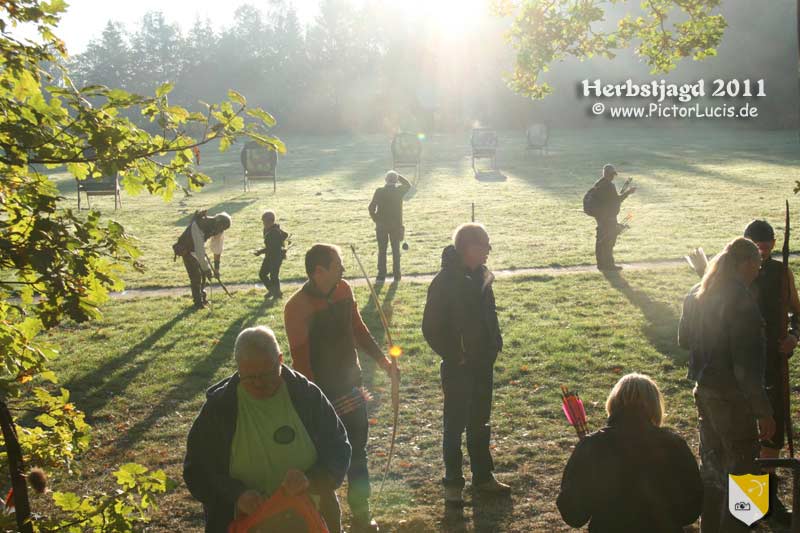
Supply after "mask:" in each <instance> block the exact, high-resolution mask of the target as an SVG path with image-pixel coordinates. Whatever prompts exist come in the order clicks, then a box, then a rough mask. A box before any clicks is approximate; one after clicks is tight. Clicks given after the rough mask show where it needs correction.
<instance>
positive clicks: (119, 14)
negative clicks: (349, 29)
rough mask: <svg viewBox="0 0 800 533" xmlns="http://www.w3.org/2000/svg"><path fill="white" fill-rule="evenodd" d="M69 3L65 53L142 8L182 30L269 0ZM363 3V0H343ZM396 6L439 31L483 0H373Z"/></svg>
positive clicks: (464, 18) (453, 26)
mask: <svg viewBox="0 0 800 533" xmlns="http://www.w3.org/2000/svg"><path fill="white" fill-rule="evenodd" d="M67 1H68V3H69V7H68V8H67V12H66V13H65V14H64V15H63V16H62V17H61V23H60V24H59V26H58V30H57V31H56V35H58V36H59V37H60V38H61V39H63V40H64V41H65V42H66V43H67V50H68V51H69V53H70V55H75V54H79V53H81V52H83V50H84V49H85V48H86V45H87V43H88V42H89V41H90V40H92V39H96V38H98V37H100V34H101V33H102V31H103V28H104V27H105V25H106V23H107V22H108V21H109V20H113V21H116V22H121V23H122V24H124V25H125V26H126V28H127V29H128V30H130V31H133V30H135V29H136V28H138V26H139V22H140V20H141V18H142V16H143V15H144V14H145V13H147V12H148V11H161V12H162V13H164V16H165V17H166V19H167V20H168V21H169V22H172V23H177V24H178V25H179V26H180V27H181V30H183V31H184V32H185V31H187V30H188V29H189V28H190V27H191V25H192V24H193V23H194V21H195V20H196V19H197V18H200V19H208V20H210V21H211V23H212V25H213V26H214V27H215V28H216V29H221V28H224V27H226V26H229V25H230V23H231V22H232V20H233V14H234V12H235V11H236V8H237V7H239V6H240V5H242V4H247V3H249V4H251V5H254V6H256V7H259V6H264V5H266V4H268V3H269V0H228V1H227V2H221V1H220V0H132V1H131V0H124V1H123V0H67ZM286 1H287V2H288V3H291V4H293V5H294V6H295V9H296V10H297V14H298V16H299V18H300V22H301V23H302V24H307V23H309V22H311V21H312V20H313V19H314V17H316V15H317V14H318V13H319V7H318V6H319V0H286ZM349 1H350V2H351V3H352V4H354V5H356V6H358V5H363V3H364V1H365V0H349ZM377 2H378V3H383V4H384V5H393V6H395V7H399V8H400V9H401V11H404V12H406V13H408V14H409V15H411V16H413V17H420V18H421V19H423V20H426V21H428V22H432V23H433V24H434V25H435V26H436V27H437V28H439V30H440V31H441V32H442V34H444V35H448V34H450V35H453V34H459V33H462V32H463V31H467V30H468V28H469V27H470V26H471V25H472V24H473V23H475V22H476V21H477V20H479V19H481V18H483V17H485V16H486V13H487V12H488V8H487V5H488V0H377ZM12 33H14V34H16V35H20V36H25V37H33V36H34V35H35V32H31V31H24V30H22V31H21V30H16V31H13V32H12Z"/></svg>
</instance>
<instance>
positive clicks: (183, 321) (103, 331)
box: [49, 269, 697, 532]
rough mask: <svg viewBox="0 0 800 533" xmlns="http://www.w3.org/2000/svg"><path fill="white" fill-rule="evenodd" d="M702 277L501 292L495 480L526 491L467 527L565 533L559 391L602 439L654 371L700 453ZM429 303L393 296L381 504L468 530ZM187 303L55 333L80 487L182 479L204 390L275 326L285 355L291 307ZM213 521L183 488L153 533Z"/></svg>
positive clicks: (402, 523) (430, 526)
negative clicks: (693, 349)
mask: <svg viewBox="0 0 800 533" xmlns="http://www.w3.org/2000/svg"><path fill="white" fill-rule="evenodd" d="M695 281H696V278H695V276H694V274H692V273H690V272H689V271H688V269H674V270H665V271H659V272H657V273H656V272H636V273H628V274H623V278H622V281H621V282H614V283H611V282H610V281H609V280H606V279H605V278H603V277H602V276H600V275H570V276H561V277H554V278H551V277H539V278H528V279H524V278H523V279H503V280H499V281H498V282H496V286H495V289H496V293H497V301H498V305H499V309H498V310H499V314H500V320H501V326H502V328H503V331H504V337H505V350H504V352H503V353H502V354H501V355H500V357H499V359H498V362H497V366H496V374H495V399H494V411H493V426H494V428H493V441H492V442H493V449H494V455H495V459H496V468H497V472H498V473H499V475H500V476H501V478H502V479H504V480H506V481H508V482H510V483H511V484H512V485H513V486H514V496H513V503H512V505H511V506H508V507H507V508H500V507H497V506H488V507H484V508H478V509H477V510H475V511H473V510H472V508H467V510H466V511H465V516H464V519H463V524H467V525H469V524H471V527H474V528H475V529H476V530H498V531H519V532H530V531H566V530H568V528H567V527H566V526H565V525H564V524H563V522H561V520H560V517H559V515H558V512H557V510H556V508H555V503H554V501H555V494H557V491H558V486H559V483H560V477H561V472H562V469H563V466H564V464H565V462H566V460H567V458H568V457H569V454H570V452H571V448H572V446H573V445H574V444H575V442H576V437H575V435H574V431H573V430H572V429H571V428H570V427H568V426H567V424H566V421H565V420H564V417H563V414H562V413H561V408H560V402H559V392H558V390H559V385H560V384H562V383H563V384H565V385H568V386H570V387H572V388H574V389H576V390H578V391H579V392H580V394H581V396H582V398H583V399H584V401H585V403H586V407H587V411H588V416H589V426H590V427H591V428H592V429H598V428H599V427H601V426H602V425H603V421H604V418H605V414H604V411H603V405H604V401H605V397H606V395H607V394H608V391H609V390H610V388H611V386H612V385H613V384H614V383H615V381H616V380H617V379H618V378H619V377H620V376H621V375H623V374H625V373H627V372H633V371H638V372H645V373H648V374H650V375H651V376H653V377H654V378H655V379H656V380H657V381H658V382H659V384H660V386H661V388H662V390H663V392H664V395H665V397H666V401H667V411H668V417H667V424H668V425H669V426H671V427H673V428H675V429H676V430H677V431H678V432H679V433H680V434H681V435H683V436H684V438H686V439H687V441H688V442H689V444H690V446H691V447H692V448H693V449H694V450H695V451H696V449H697V430H696V412H695V409H694V406H693V403H692V398H691V384H690V383H689V382H688V381H687V380H686V379H685V374H686V354H685V352H683V351H682V350H681V349H679V348H678V347H677V345H676V340H675V338H676V329H677V321H678V317H679V313H680V302H681V299H682V296H683V295H684V293H685V292H686V290H687V288H688V287H689V286H690V285H691V284H692V283H694V282H695ZM356 297H357V299H358V301H359V303H360V304H361V307H362V313H363V314H364V316H365V319H366V321H367V323H368V325H369V326H370V328H371V330H372V331H373V332H374V333H375V334H376V335H377V336H378V337H379V338H380V337H382V330H381V327H380V323H379V320H378V318H377V316H376V312H375V308H374V306H373V305H371V304H368V303H367V301H368V295H367V292H366V290H365V289H362V288H357V289H356ZM424 297H425V287H424V286H423V285H417V284H401V285H400V286H399V287H398V288H397V289H396V292H394V291H391V292H390V288H388V287H386V288H384V289H383V290H382V291H381V298H382V300H383V301H384V307H385V308H386V309H387V310H388V311H390V313H389V314H390V316H391V323H392V328H393V335H394V337H395V338H396V342H399V343H401V344H402V345H403V347H404V349H405V354H404V356H403V358H402V359H401V367H402V370H403V384H402V387H401V401H402V411H401V419H400V429H399V434H398V439H397V451H396V457H395V460H394V462H393V467H392V474H391V475H390V478H389V481H388V482H387V486H386V489H385V493H384V495H383V499H382V501H380V502H378V503H377V504H376V505H375V514H376V516H377V517H378V519H379V520H381V521H382V522H384V523H385V524H386V525H387V530H388V531H432V530H438V529H440V528H444V529H446V530H453V529H455V530H458V528H459V527H460V526H459V523H461V521H460V520H459V519H458V518H457V517H456V518H453V517H446V516H445V515H444V510H443V505H442V496H441V488H440V485H439V479H440V478H441V475H442V463H441V455H440V454H441V451H440V450H441V448H440V438H441V392H440V389H439V382H438V365H439V358H438V356H436V355H435V354H433V353H432V352H431V350H430V349H429V348H428V347H427V345H426V344H425V342H424V339H423V338H422V335H421V333H420V327H419V325H420V323H421V318H422V308H423V304H424ZM186 303H187V301H184V299H171V298H163V299H161V298H159V299H143V300H134V301H126V302H114V303H112V304H110V305H108V306H107V308H106V314H105V317H104V318H103V319H101V320H99V321H97V322H95V323H92V324H89V325H75V324H70V325H67V326H64V327H62V328H60V329H59V330H57V331H54V332H52V334H51V335H50V336H49V340H50V341H51V342H53V343H55V344H57V345H58V346H59V347H60V349H61V352H62V358H61V359H60V360H59V362H58V364H57V367H58V371H59V374H60V376H61V380H62V382H63V384H64V385H65V386H67V387H68V388H70V389H71V390H72V392H73V397H74V398H75V399H76V402H77V405H78V406H80V407H81V408H82V409H84V410H85V411H86V412H87V414H88V416H89V419H90V422H91V423H92V424H93V427H94V440H93V448H92V450H91V452H90V453H89V454H88V455H87V456H86V457H84V458H83V459H82V461H81V463H80V468H81V472H82V474H81V478H80V482H81V483H86V484H87V485H89V486H96V485H107V484H108V477H109V472H110V471H111V470H112V469H113V467H114V465H115V464H118V463H120V462H122V461H130V460H134V461H138V462H142V463H144V464H145V465H148V466H151V467H157V468H163V469H165V470H166V471H167V472H168V474H169V475H170V476H172V477H174V478H176V479H180V476H181V461H182V457H183V454H184V450H185V448H184V446H185V445H184V443H185V438H186V434H187V432H188V428H189V426H190V424H191V421H192V419H193V417H194V416H195V415H196V413H197V412H198V410H199V408H200V405H201V403H202V401H203V399H204V394H203V391H204V390H205V388H206V387H208V386H209V385H211V384H212V383H214V382H215V381H216V380H218V379H220V378H222V377H224V376H226V375H228V374H229V373H231V372H232V371H233V369H234V365H233V361H232V358H231V353H232V347H233V341H234V339H235V336H236V335H237V333H238V332H239V331H240V330H241V329H242V328H243V327H246V326H249V325H253V324H266V325H268V326H270V327H272V328H274V329H275V331H276V333H277V335H278V338H279V341H280V344H281V346H283V347H284V348H285V347H286V346H287V343H286V340H285V335H284V331H283V324H282V316H281V306H280V305H270V304H268V303H264V300H263V298H262V297H261V294H260V293H256V292H250V293H239V294H237V295H236V298H235V299H226V300H220V301H219V303H218V304H217V305H216V306H215V307H214V308H213V309H212V310H204V311H200V312H189V311H187V310H186ZM287 355H288V354H287ZM362 361H363V366H364V373H365V378H366V382H367V384H368V386H369V388H370V390H372V391H374V392H375V394H376V397H377V400H376V401H375V402H374V403H373V404H371V410H372V413H371V415H370V416H371V417H374V418H375V419H377V422H376V424H374V425H373V426H372V429H371V438H370V444H369V451H370V458H371V459H370V460H371V468H372V472H373V479H374V484H375V486H377V485H378V484H379V480H380V477H381V476H380V471H381V469H382V468H383V465H384V462H385V459H386V457H385V455H386V452H387V451H388V444H389V434H390V430H391V422H390V420H391V417H390V405H389V403H388V401H387V396H388V387H387V385H388V384H387V382H386V379H385V375H384V374H383V373H382V372H375V366H374V365H373V364H372V362H371V360H370V359H369V358H362ZM58 483H59V482H58V480H56V482H55V484H56V485H58ZM55 488H56V489H63V487H60V486H56V487H55ZM463 524H462V525H463ZM201 525H202V515H201V513H200V506H199V504H198V503H197V502H195V501H193V500H192V499H191V497H190V496H189V495H188V493H187V491H186V489H185V487H183V485H181V486H180V487H179V488H178V489H177V490H176V491H175V492H174V493H172V494H170V495H169V496H167V497H165V498H163V499H162V501H161V509H160V511H159V512H158V513H157V514H156V516H155V518H154V527H153V529H152V530H153V531H159V532H160V531H163V532H167V531H196V530H199V529H200V528H201ZM485 528H489V529H485ZM491 528H495V529H491Z"/></svg>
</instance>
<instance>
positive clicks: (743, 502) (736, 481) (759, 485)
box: [728, 474, 769, 526]
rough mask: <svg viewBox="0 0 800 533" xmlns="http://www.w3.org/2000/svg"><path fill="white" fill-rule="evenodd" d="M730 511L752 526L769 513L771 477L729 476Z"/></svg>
mask: <svg viewBox="0 0 800 533" xmlns="http://www.w3.org/2000/svg"><path fill="white" fill-rule="evenodd" d="M728 510H729V511H730V513H731V514H732V515H733V516H735V517H736V518H738V519H739V520H741V521H742V522H744V523H745V524H747V525H748V526H749V525H752V524H753V523H755V522H756V521H757V520H759V519H761V518H762V517H763V516H764V515H765V514H767V511H769V476H768V475H766V474H764V475H763V476H754V475H752V474H746V475H744V476H734V475H733V474H731V475H729V476H728Z"/></svg>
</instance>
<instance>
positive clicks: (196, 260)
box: [172, 211, 231, 309]
mask: <svg viewBox="0 0 800 533" xmlns="http://www.w3.org/2000/svg"><path fill="white" fill-rule="evenodd" d="M230 227H231V216H230V215H229V214H228V213H225V212H223V213H219V214H217V215H214V216H211V217H210V216H208V215H207V214H206V212H205V211H196V212H195V214H194V215H193V216H192V221H191V222H190V223H189V225H188V226H187V227H186V229H185V230H183V233H181V236H180V237H178V241H177V242H176V243H175V244H173V245H172V251H173V252H174V253H175V256H176V257H178V256H180V257H181V258H182V259H183V265H184V266H185V267H186V273H187V274H188V275H189V284H190V285H191V287H192V300H193V301H194V306H195V308H196V309H202V308H203V307H205V306H206V304H207V303H208V301H207V300H206V291H205V286H206V283H207V282H208V280H210V279H211V276H212V275H213V276H216V277H219V266H220V260H221V258H222V248H223V233H224V232H225V230H227V229H228V228H230ZM208 240H210V247H211V253H212V254H214V265H213V270H212V265H211V261H210V260H209V258H208V255H206V247H205V243H206V241H208Z"/></svg>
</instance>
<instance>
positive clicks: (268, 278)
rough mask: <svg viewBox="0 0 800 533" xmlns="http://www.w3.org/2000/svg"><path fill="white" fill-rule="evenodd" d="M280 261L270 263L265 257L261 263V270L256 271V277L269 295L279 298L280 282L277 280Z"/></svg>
mask: <svg viewBox="0 0 800 533" xmlns="http://www.w3.org/2000/svg"><path fill="white" fill-rule="evenodd" d="M281 263H282V261H270V260H269V258H267V257H265V258H264V260H263V261H262V262H261V270H259V271H258V277H259V278H260V279H261V283H263V284H264V287H266V288H267V291H268V292H269V293H270V294H271V295H275V296H279V295H280V294H281V280H280V279H279V276H280V272H281Z"/></svg>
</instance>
